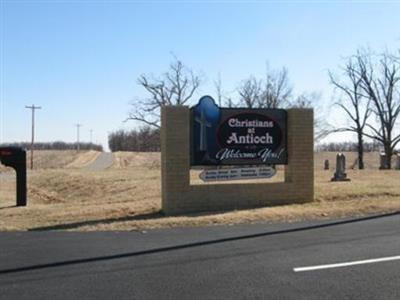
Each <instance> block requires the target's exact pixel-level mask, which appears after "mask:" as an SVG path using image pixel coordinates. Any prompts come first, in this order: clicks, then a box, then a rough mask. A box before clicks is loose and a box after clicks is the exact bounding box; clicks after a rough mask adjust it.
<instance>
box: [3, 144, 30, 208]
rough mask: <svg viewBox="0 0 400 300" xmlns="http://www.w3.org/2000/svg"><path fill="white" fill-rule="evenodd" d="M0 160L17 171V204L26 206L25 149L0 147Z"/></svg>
mask: <svg viewBox="0 0 400 300" xmlns="http://www.w3.org/2000/svg"><path fill="white" fill-rule="evenodd" d="M0 162H1V163H2V164H3V165H5V166H7V167H11V168H14V170H15V172H16V173H17V206H26V202H27V201H26V190H27V188H26V151H25V150H24V149H22V148H18V147H0Z"/></svg>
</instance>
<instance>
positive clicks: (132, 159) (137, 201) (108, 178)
mask: <svg viewBox="0 0 400 300" xmlns="http://www.w3.org/2000/svg"><path fill="white" fill-rule="evenodd" d="M352 155H354V157H355V154H348V155H347V156H348V157H351V156H352ZM334 156H335V154H334V153H317V154H316V156H315V157H316V158H315V201H314V202H312V203H307V204H302V205H284V206H275V207H264V208H257V209H251V210H240V211H229V212H219V213H210V214H191V215H186V216H177V217H164V216H162V215H161V214H160V213H159V211H160V168H159V166H160V164H159V157H160V156H159V154H158V153H149V154H146V153H117V155H116V157H117V159H116V163H115V165H114V166H113V167H112V168H110V169H108V170H104V171H101V172H92V171H87V170H84V169H42V170H38V171H35V172H33V173H29V206H28V207H24V208H17V207H13V205H14V204H15V202H14V201H15V199H14V197H15V196H14V193H15V190H14V186H13V180H14V178H13V177H10V176H4V175H3V176H2V177H0V191H1V195H0V197H1V198H0V230H28V229H35V228H36V229H38V228H42V229H67V230H142V229H146V228H159V227H174V226H200V225H216V224H238V223H256V222H280V221H287V222H293V221H299V220H305V219H319V218H334V217H335V218H336V217H343V216H354V215H364V214H370V213H382V212H391V211H397V210H400V184H399V182H400V171H395V170H392V171H379V170H377V169H376V167H377V163H378V157H377V154H376V153H375V154H368V157H367V167H368V169H367V170H364V171H357V170H349V171H348V176H349V177H350V178H351V179H352V181H351V182H335V183H332V182H330V178H331V177H332V174H333V170H329V171H324V170H322V166H323V160H324V159H325V157H328V158H330V159H331V166H332V163H333V162H334V160H333V159H334ZM350 160H351V159H350ZM350 160H349V161H350ZM197 173H198V172H197ZM192 176H193V178H192V179H193V181H194V182H196V180H195V177H196V172H193V174H192ZM279 177H281V178H283V174H282V172H281V171H280V172H279V174H278V176H277V178H278V179H279ZM196 183H199V182H196Z"/></svg>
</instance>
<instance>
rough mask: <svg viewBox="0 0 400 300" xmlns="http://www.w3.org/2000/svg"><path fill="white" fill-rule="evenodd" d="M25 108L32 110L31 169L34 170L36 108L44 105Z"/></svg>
mask: <svg viewBox="0 0 400 300" xmlns="http://www.w3.org/2000/svg"><path fill="white" fill-rule="evenodd" d="M25 108H29V109H30V110H32V141H31V170H33V145H34V143H35V110H36V109H42V107H41V106H35V105H34V104H32V106H27V105H26V106H25Z"/></svg>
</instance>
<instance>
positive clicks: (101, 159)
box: [85, 152, 114, 171]
mask: <svg viewBox="0 0 400 300" xmlns="http://www.w3.org/2000/svg"><path fill="white" fill-rule="evenodd" d="M113 163H114V154H113V153H109V152H101V153H100V154H99V156H97V158H96V159H95V160H94V161H93V162H92V163H91V164H89V165H88V166H87V167H86V168H85V169H86V170H90V171H101V170H105V169H107V168H109V167H111V166H112V164H113Z"/></svg>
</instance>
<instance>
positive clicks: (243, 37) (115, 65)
mask: <svg viewBox="0 0 400 300" xmlns="http://www.w3.org/2000/svg"><path fill="white" fill-rule="evenodd" d="M399 12H400V2H395V1H386V2H385V1H379V2H378V1H376V2H374V1H358V2H351V1H300V2H297V1H286V2H284V3H282V2H281V3H279V2H277V1H274V2H268V1H18V0H13V1H5V0H2V1H1V86H0V87H1V95H0V97H1V100H0V101H1V103H0V104H1V105H0V109H1V111H0V126H1V127H0V143H2V142H14V141H27V140H30V121H31V120H30V112H29V111H28V110H27V109H25V105H30V104H35V105H40V106H42V107H43V109H42V110H40V111H38V113H37V136H36V139H37V140H38V141H54V140H63V141H68V142H73V141H75V140H76V128H75V127H74V124H75V123H82V124H83V127H82V128H81V140H84V141H89V136H90V135H89V132H90V129H93V140H94V141H95V142H99V143H102V144H103V145H104V146H105V145H106V144H107V135H108V133H109V132H111V131H114V130H117V129H120V128H133V127H135V126H138V124H136V123H134V122H128V123H125V124H124V123H123V121H124V119H125V118H126V117H127V113H128V111H129V110H130V105H129V103H130V102H131V101H132V100H134V99H136V98H138V97H141V96H143V95H144V91H143V90H142V89H141V88H140V86H138V85H137V77H138V76H139V75H140V74H142V73H152V74H155V75H157V74H160V73H162V72H164V71H165V70H166V69H167V68H168V64H169V62H170V61H171V59H172V55H171V53H173V54H174V55H176V56H177V57H179V58H180V59H181V60H182V61H183V62H184V63H185V64H186V65H187V66H189V67H191V68H193V69H194V70H195V71H197V72H199V73H201V74H202V76H203V79H204V82H203V85H202V86H201V89H200V90H199V93H198V94H197V95H196V99H194V101H197V98H199V96H200V95H202V94H209V95H215V90H214V87H213V81H214V80H215V79H216V78H217V77H218V74H220V75H221V79H222V83H223V87H224V90H226V91H227V92H230V93H231V95H232V96H234V95H235V93H234V90H235V87H236V86H237V85H238V84H239V83H240V81H241V80H242V79H244V78H246V77H248V76H249V75H255V76H259V77H262V76H263V75H264V73H265V66H266V62H267V61H268V62H269V65H270V67H272V68H281V67H283V66H285V67H287V68H288V70H289V77H290V80H291V82H292V84H293V86H294V92H295V94H300V93H302V92H319V93H321V95H322V103H321V105H320V107H322V108H324V109H325V111H326V112H328V114H327V118H328V119H329V120H330V122H331V123H333V124H335V123H340V122H342V121H343V120H342V118H341V117H340V112H339V111H338V110H335V109H333V108H332V107H331V106H330V103H331V101H332V87H331V86H330V85H329V81H328V76H327V71H328V70H332V71H335V70H337V67H338V66H339V65H340V63H341V60H342V59H343V57H346V56H349V55H351V54H353V53H355V51H356V50H357V49H358V48H359V47H370V48H371V49H373V50H376V51H381V50H384V49H389V50H393V51H394V50H395V49H400V18H399ZM338 138H339V139H341V140H345V139H349V138H351V135H343V136H340V137H338ZM335 139H337V138H335Z"/></svg>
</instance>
